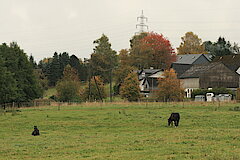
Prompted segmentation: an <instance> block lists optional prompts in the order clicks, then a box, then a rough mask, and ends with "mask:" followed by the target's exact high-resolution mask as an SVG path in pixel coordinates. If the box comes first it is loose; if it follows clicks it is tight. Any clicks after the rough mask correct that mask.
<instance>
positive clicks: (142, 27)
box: [136, 10, 148, 34]
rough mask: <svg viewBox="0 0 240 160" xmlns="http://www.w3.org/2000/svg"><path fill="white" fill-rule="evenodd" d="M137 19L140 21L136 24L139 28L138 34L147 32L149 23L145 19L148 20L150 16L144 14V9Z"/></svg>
mask: <svg viewBox="0 0 240 160" xmlns="http://www.w3.org/2000/svg"><path fill="white" fill-rule="evenodd" d="M137 21H139V22H140V23H139V24H137V25H136V28H139V32H137V33H138V34H140V33H143V32H146V30H145V29H147V31H148V25H146V24H145V21H146V22H147V21H148V18H147V17H145V16H144V15H143V10H142V15H141V16H140V17H137Z"/></svg>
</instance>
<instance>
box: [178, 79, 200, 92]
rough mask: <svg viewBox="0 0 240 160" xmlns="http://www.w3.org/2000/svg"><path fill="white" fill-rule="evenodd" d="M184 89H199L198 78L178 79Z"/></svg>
mask: <svg viewBox="0 0 240 160" xmlns="http://www.w3.org/2000/svg"><path fill="white" fill-rule="evenodd" d="M180 81H181V83H182V86H183V88H184V89H186V88H199V78H187V79H180Z"/></svg>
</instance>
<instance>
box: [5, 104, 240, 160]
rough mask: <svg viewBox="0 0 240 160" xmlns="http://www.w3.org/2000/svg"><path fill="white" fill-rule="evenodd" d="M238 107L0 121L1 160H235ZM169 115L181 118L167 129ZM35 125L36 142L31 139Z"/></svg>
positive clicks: (54, 111) (71, 110)
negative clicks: (36, 127) (172, 113)
mask: <svg viewBox="0 0 240 160" xmlns="http://www.w3.org/2000/svg"><path fill="white" fill-rule="evenodd" d="M236 106H240V104H239V103H238V104H237V103H225V104H223V103H222V104H220V106H218V104H217V103H216V104H212V103H185V104H184V103H148V104H147V103H114V104H110V103H105V104H104V103H103V104H101V103H91V104H90V103H89V104H82V105H79V106H61V107H60V110H59V108H58V107H57V106H49V107H40V108H21V109H20V111H21V112H17V114H15V113H14V114H12V113H5V114H2V115H0V159H3V160H8V159H9V160H12V159H58V160H59V159H64V160H73V159H86V160H90V159H91V160H92V159H96V160H106V159H110V160H111V159H118V160H121V159H122V160H132V159H134V160H156V159H157V160H158V159H159V160H161V159H162V160H165V159H176V160H188V159H207V160H239V159H240V111H232V109H233V108H234V107H236ZM171 112H179V113H180V115H181V120H180V126H179V127H178V128H175V127H168V126H167V119H168V117H169V115H170V113H171ZM34 125H37V126H38V128H39V130H40V134H41V135H40V136H35V137H34V136H31V132H32V131H33V126H34Z"/></svg>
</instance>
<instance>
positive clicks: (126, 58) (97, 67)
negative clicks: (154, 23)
mask: <svg viewBox="0 0 240 160" xmlns="http://www.w3.org/2000/svg"><path fill="white" fill-rule="evenodd" d="M181 39H182V43H181V44H180V46H179V47H178V48H177V54H198V53H208V54H211V55H213V57H214V56H219V55H224V54H236V53H239V47H238V46H237V45H236V44H234V45H231V44H230V42H229V41H225V39H224V38H222V37H220V38H219V39H218V41H217V42H210V41H206V42H202V40H201V39H200V38H199V37H198V36H197V35H196V34H194V33H193V32H187V33H186V34H185V35H184V36H183V37H182V38H181ZM93 44H95V47H94V49H93V53H92V54H91V58H90V59H88V60H86V59H85V61H84V62H83V61H81V60H78V59H77V58H76V56H74V57H75V59H76V62H77V61H78V62H80V63H79V64H77V63H75V64H77V65H73V64H72V63H71V62H70V60H69V59H71V58H72V56H71V57H70V58H69V56H68V54H67V53H63V54H59V55H58V54H57V53H55V54H54V56H53V58H52V59H50V62H49V61H47V62H48V63H47V64H48V65H47V66H48V67H45V68H48V69H45V73H46V75H47V77H48V80H49V85H50V86H54V85H56V83H57V81H59V80H61V79H62V78H61V77H63V68H64V67H65V66H66V65H67V64H70V66H71V67H73V68H75V69H76V70H77V73H78V77H79V79H81V80H82V81H85V82H88V84H87V86H88V87H87V88H85V91H86V92H85V91H84V92H83V91H82V94H81V95H82V97H85V98H86V97H88V99H89V100H93V99H102V98H104V95H106V94H105V93H102V94H101V93H98V92H99V90H100V89H97V88H95V91H94V86H96V84H97V83H96V82H95V81H96V79H97V80H99V83H100V84H102V83H110V96H111V95H112V86H111V84H112V80H114V82H115V86H114V94H121V95H122V97H124V98H127V99H129V100H131V101H132V99H131V98H128V96H126V95H127V94H126V92H127V89H125V91H124V88H131V87H129V85H130V86H131V85H135V86H136V84H134V81H135V82H138V81H136V77H135V78H134V76H133V72H132V71H134V70H138V69H143V68H150V67H153V68H162V69H165V70H169V68H170V65H171V63H172V62H174V61H175V60H176V53H175V52H174V49H173V47H172V46H171V43H170V41H169V40H168V39H167V38H165V37H164V36H163V35H161V34H157V33H153V32H152V33H141V34H139V35H135V36H133V37H132V38H131V40H130V49H122V50H120V52H119V54H117V52H116V51H114V50H113V49H112V48H111V43H110V42H109V39H108V37H107V36H106V35H104V34H103V35H102V36H101V37H100V38H99V39H97V40H95V41H94V42H93ZM223 53H224V54H223ZM40 62H41V61H40ZM40 66H41V65H40ZM45 66H46V65H45ZM76 66H78V67H76ZM79 68H81V69H79ZM42 69H43V70H44V67H43V68H42ZM56 71H57V72H56ZM169 73H170V72H169ZM171 73H172V71H171ZM84 74H85V75H84ZM93 77H94V78H95V80H94V78H93ZM134 79H135V80H134ZM101 80H102V81H101ZM128 81H131V83H128ZM162 81H163V80H162ZM161 83H162V82H161ZM173 83H174V82H173ZM94 84H95V85H94ZM162 84H163V83H162ZM91 86H93V87H92V88H91ZM100 86H101V85H100ZM137 86H138V85H137ZM159 87H160V86H159ZM163 87H164V86H162V87H160V88H163ZM91 90H93V91H92V92H91ZM138 90H139V89H138ZM93 93H94V95H91V94H93ZM130 95H134V94H133V93H130ZM136 95H139V94H138V93H137V92H136ZM159 95H160V94H159ZM135 97H138V96H135ZM138 98H139V97H138ZM158 98H160V97H158ZM133 99H135V100H136V99H137V98H133ZM165 99H169V98H168V96H165ZM170 99H171V98H170Z"/></svg>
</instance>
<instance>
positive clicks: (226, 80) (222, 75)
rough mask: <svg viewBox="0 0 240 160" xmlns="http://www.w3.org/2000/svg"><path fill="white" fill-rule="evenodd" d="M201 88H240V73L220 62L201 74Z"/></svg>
mask: <svg viewBox="0 0 240 160" xmlns="http://www.w3.org/2000/svg"><path fill="white" fill-rule="evenodd" d="M199 83H200V88H220V87H223V88H239V75H238V74H237V73H235V72H233V71H231V70H230V69H228V68H227V67H226V66H225V65H223V64H218V65H216V66H215V67H213V68H211V69H210V70H208V71H206V72H204V73H203V74H202V75H201V76H200V81H199Z"/></svg>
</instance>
